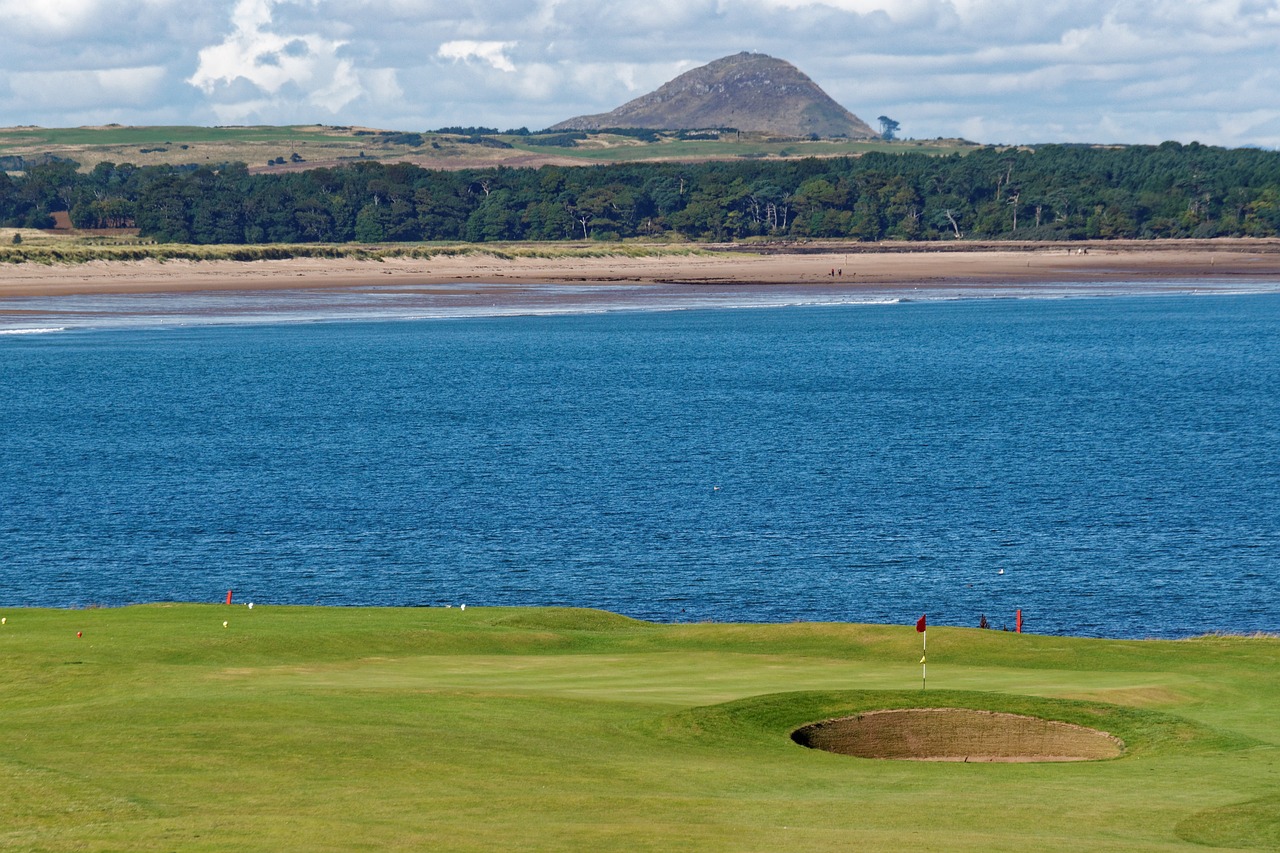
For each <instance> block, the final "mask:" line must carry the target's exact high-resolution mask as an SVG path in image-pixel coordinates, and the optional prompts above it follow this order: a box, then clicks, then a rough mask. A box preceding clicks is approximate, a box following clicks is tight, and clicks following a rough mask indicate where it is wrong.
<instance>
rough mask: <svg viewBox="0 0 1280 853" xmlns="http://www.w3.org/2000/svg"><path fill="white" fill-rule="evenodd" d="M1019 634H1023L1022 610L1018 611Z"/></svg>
mask: <svg viewBox="0 0 1280 853" xmlns="http://www.w3.org/2000/svg"><path fill="white" fill-rule="evenodd" d="M1018 633H1019V634H1021V633H1022V609H1021V608H1019V609H1018Z"/></svg>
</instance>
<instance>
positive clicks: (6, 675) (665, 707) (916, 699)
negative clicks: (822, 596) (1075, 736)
mask: <svg viewBox="0 0 1280 853" xmlns="http://www.w3.org/2000/svg"><path fill="white" fill-rule="evenodd" d="M0 615H2V616H3V618H4V623H3V625H0V732H3V734H2V735H0V848H2V849H16V850H126V849H127V850H357V849H386V850H423V849H448V850H496V849H502V850H547V849H562V850H563V849H579V850H673V849H690V850H691V849H697V850H835V849H848V850H855V849H856V850H901V849H913V850H983V851H993V850H1009V851H1013V850H1144V851H1156V850H1181V849H1204V848H1205V846H1209V847H1213V848H1221V849H1275V848H1276V847H1278V846H1280V749H1278V748H1277V747H1278V745H1280V724H1278V723H1280V718H1278V717H1277V713H1276V708H1277V706H1278V705H1280V687H1278V686H1277V679H1276V676H1275V673H1276V667H1277V661H1278V658H1280V639H1277V638H1275V637H1252V638H1241V637H1218V636H1213V637H1202V638H1195V639H1187V640H1175V641H1167V640H1164V641H1156V640H1145V641H1117V640H1098V639H1076V638H1069V637H1057V636H1037V635H1030V634H1015V633H1009V632H1002V631H992V630H978V629H968V628H949V627H937V626H935V627H933V630H932V631H930V632H929V633H930V634H931V636H929V638H928V639H929V645H928V651H929V656H928V682H927V689H924V690H922V687H921V666H920V662H919V658H920V654H921V640H920V635H919V634H917V633H916V631H915V629H914V627H913V626H912V625H911V624H905V625H900V626H884V625H880V626H872V625H849V624H805V623H793V624H772V625H743V624H713V623H703V624H663V625H659V624H653V623H646V622H639V621H635V620H632V619H629V618H626V617H623V616H618V615H615V614H610V613H606V612H602V611H593V610H572V609H557V608H546V609H513V608H480V607H470V608H465V609H464V608H459V607H453V608H441V607H437V608H416V609H391V608H320V607H271V606H263V605H261V604H259V605H258V606H256V607H253V608H250V607H248V606H245V605H241V604H234V605H231V606H226V605H194V604H179V605H147V606H133V607H124V608H97V609H84V610H38V609H7V610H3V611H2V613H0ZM920 708H932V709H967V710H968V711H969V712H972V711H981V712H995V713H983V714H974V713H965V714H962V715H959V716H957V717H956V718H955V723H954V725H952V726H951V729H950V731H951V734H941V735H939V736H938V737H935V738H933V740H934V741H940V740H941V741H948V742H949V743H950V746H951V747H954V748H955V749H958V750H959V751H958V752H955V749H953V754H951V755H950V756H949V757H948V756H941V755H934V756H924V755H921V756H917V757H935V758H937V757H947V758H948V760H884V759H878V758H860V757H853V756H850V755H841V754H834V753H832V752H828V751H824V750H822V749H815V748H806V747H805V746H802V745H799V743H798V742H797V740H793V737H792V735H793V733H795V732H796V731H797V730H798V729H801V728H802V727H804V726H807V725H810V724H814V723H821V722H824V721H831V720H846V719H849V718H852V719H855V720H856V719H857V718H858V717H859V716H860V715H865V716H866V717H867V718H868V719H870V718H872V717H873V715H872V714H871V713H870V712H873V711H888V710H893V709H920ZM1010 714H1012V715H1018V718H1032V719H1033V720H1038V721H1053V722H1054V723H1055V726H1056V724H1057V723H1067V724H1071V725H1070V726H1056V728H1058V729H1071V730H1074V731H1077V732H1083V731H1085V730H1093V732H1094V734H1096V733H1100V732H1105V735H1106V736H1109V737H1106V736H1104V735H1100V734H1097V735H1096V737H1095V738H1094V740H1095V742H1096V743H1104V742H1105V744H1113V745H1114V746H1113V747H1110V746H1109V747H1106V748H1107V749H1111V750H1112V752H1111V754H1112V755H1113V756H1115V757H1104V758H1101V759H1093V760H1079V761H1065V760H1061V759H1063V758H1069V757H1071V756H1063V755H1058V756H1056V758H1057V759H1058V760H1052V761H1048V760H1037V759H1039V758H1047V757H1050V756H1039V755H1037V754H1035V748H1034V746H1033V745H1031V746H1029V745H1028V744H1031V743H1032V741H1033V740H1034V738H1032V740H1028V739H1027V736H1025V734H1024V735H1019V733H1018V731H1017V729H1018V727H1017V726H1012V727H1010V726H1008V725H1006V723H1005V722H1002V721H1008V720H1011V719H1013V718H1011V717H1007V716H1005V715H1010ZM896 716H900V717H904V718H907V717H911V718H914V719H915V720H916V723H915V725H916V726H917V728H919V727H921V726H924V727H925V728H928V729H931V730H932V729H934V728H935V727H936V726H937V725H940V724H938V723H936V722H930V721H931V720H934V721H936V720H944V719H945V715H938V714H934V715H932V716H930V715H926V716H923V717H922V716H920V715H918V714H913V715H896ZM884 719H885V720H888V719H892V717H890V718H884ZM983 720H986V721H988V722H987V723H983V722H981V721H983ZM975 721H977V722H975ZM983 726H985V727H986V730H985V731H982V732H974V733H973V734H975V736H977V737H979V738H980V739H982V741H983V743H984V744H985V747H983V748H979V747H977V746H975V747H973V749H974V750H976V752H975V754H974V755H972V756H969V755H968V754H967V752H966V750H968V749H970V747H969V746H967V744H968V743H969V741H967V740H966V739H965V738H966V737H967V735H966V733H965V731H964V730H965V729H966V728H974V727H983ZM879 728H881V729H883V728H885V723H884V722H882V723H881V725H880V726H879ZM1002 731H1007V732H1008V733H1009V735H1008V737H1007V738H1005V739H1004V740H1005V743H1004V744H1003V746H1001V744H1000V741H1001V732H1002ZM797 739H798V740H803V738H800V736H797ZM913 742H914V741H913ZM975 743H976V741H975ZM1019 744H1021V745H1019ZM936 746H937V744H935V747H936ZM1001 748H1009V749H1014V750H1015V751H1016V750H1017V749H1023V750H1028V752H1027V754H1024V755H1021V756H1018V755H1006V756H1004V757H1003V758H1000V759H999V760H992V758H991V754H988V753H989V752H990V750H991V749H1001ZM984 749H986V752H984ZM1098 754H1106V753H1105V750H1104V752H1102V753H1098ZM1117 754H1118V755H1117ZM908 757H909V756H908ZM1076 757H1087V756H1084V755H1081V756H1076Z"/></svg>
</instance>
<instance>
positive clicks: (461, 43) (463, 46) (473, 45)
mask: <svg viewBox="0 0 1280 853" xmlns="http://www.w3.org/2000/svg"><path fill="white" fill-rule="evenodd" d="M515 46H516V42H513V41H471V40H469V39H459V40H457V41H447V42H445V43H444V44H442V45H440V49H439V50H437V51H436V56H438V57H440V58H441V59H452V60H453V61H454V62H466V61H469V60H479V61H480V62H484V63H486V64H488V65H489V66H491V67H493V68H496V69H497V70H498V71H507V72H512V71H515V70H516V66H515V65H514V64H513V63H512V62H511V60H510V59H508V58H507V51H508V50H510V49H511V48H513V47H515Z"/></svg>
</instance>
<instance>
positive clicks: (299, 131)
mask: <svg viewBox="0 0 1280 853" xmlns="http://www.w3.org/2000/svg"><path fill="white" fill-rule="evenodd" d="M536 138H537V137H536V136H534V137H529V136H521V135H516V134H495V135H493V136H491V137H487V138H486V139H487V141H486V142H485V143H483V144H482V143H481V142H480V138H479V137H468V136H462V135H459V134H441V133H427V132H424V133H418V134H400V133H395V132H389V131H377V130H370V129H367V128H353V127H329V126H324V125H306V126H292V127H124V126H115V125H110V126H105V127H77V128H40V127H16V128H0V158H3V157H24V158H28V159H30V158H39V157H42V156H45V155H53V156H56V157H62V158H66V159H71V160H75V161H76V162H78V163H80V164H81V167H82V169H84V170H89V169H92V168H93V167H94V166H95V165H97V164H98V163H104V162H107V163H133V164H135V165H139V166H152V165H161V164H171V165H185V164H192V163H194V164H196V165H210V166H216V165H219V164H221V163H229V162H240V163H246V164H248V165H249V167H250V168H251V169H253V170H254V171H297V170H301V169H308V168H315V167H317V166H326V167H332V166H337V165H340V164H342V163H346V162H350V161H353V160H356V161H359V160H375V161H381V162H408V163H414V164H417V165H419V166H423V167H427V168H442V169H458V168H472V167H479V166H498V165H510V166H538V165H542V164H544V163H564V164H572V163H574V162H579V161H583V162H587V163H612V162H624V161H626V162H632V161H641V160H672V159H674V160H687V161H701V160H727V159H735V158H740V157H747V158H760V157H831V156H840V155H849V154H857V153H860V152H864V151H890V152H906V151H916V152H924V153H936V154H947V153H953V152H955V151H962V150H969V149H971V148H972V147H974V146H972V145H970V144H968V143H963V142H960V141H958V140H937V141H928V142H914V141H905V142H891V143H890V142H880V141H871V142H855V141H850V140H807V139H806V140H800V139H796V140H786V139H781V140H775V139H772V138H770V137H768V136H765V135H763V134H741V135H740V136H738V135H733V134H726V135H725V137H724V138H723V139H718V140H717V139H708V140H690V139H683V138H681V135H680V134H676V133H664V134H661V135H659V137H658V138H657V139H656V140H654V141H649V142H645V141H640V140H638V139H636V138H635V137H633V136H619V135H616V134H608V133H598V134H596V133H593V134H591V135H590V138H589V139H586V140H583V141H582V142H581V143H580V144H578V145H574V146H573V147H560V146H547V145H537V144H530V139H534V140H535V141H536ZM276 161H283V162H276Z"/></svg>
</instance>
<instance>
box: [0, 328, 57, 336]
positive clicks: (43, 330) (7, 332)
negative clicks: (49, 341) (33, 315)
mask: <svg viewBox="0 0 1280 853" xmlns="http://www.w3.org/2000/svg"><path fill="white" fill-rule="evenodd" d="M66 330H67V327H66V326H48V327H41V328H36V329H0V335H48V334H51V333H53V332H65V331H66Z"/></svg>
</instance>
